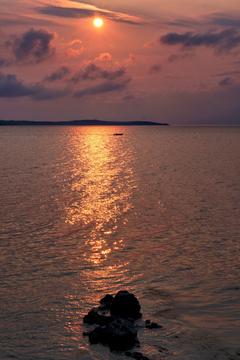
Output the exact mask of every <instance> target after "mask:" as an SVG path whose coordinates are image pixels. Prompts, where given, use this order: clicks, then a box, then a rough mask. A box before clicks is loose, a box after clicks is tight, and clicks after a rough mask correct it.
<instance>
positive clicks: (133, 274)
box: [0, 126, 240, 360]
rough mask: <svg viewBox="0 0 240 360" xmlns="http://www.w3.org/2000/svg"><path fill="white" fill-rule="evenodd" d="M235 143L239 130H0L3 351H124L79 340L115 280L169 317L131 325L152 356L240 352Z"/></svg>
mask: <svg viewBox="0 0 240 360" xmlns="http://www.w3.org/2000/svg"><path fill="white" fill-rule="evenodd" d="M116 132H123V133H124V135H123V136H113V134H114V133H116ZM239 144H240V127H161V126H159V127H154V126H152V127H151V126H146V127H141V126H138V127H64V126H63V127H50V126H48V127H38V126H34V127H31V126H30V127H23V126H22V127H1V128H0V158H1V165H0V176H1V180H0V186H1V207H0V231H1V233H0V237H1V241H0V246H1V248H0V264H1V266H0V359H1V360H2V359H4V360H5V359H9V358H15V359H24V360H46V359H48V360H51V359H52V360H60V359H63V360H65V359H68V360H69V359H81V358H82V359H84V356H85V358H86V355H89V356H91V357H92V358H93V359H99V360H107V359H113V360H114V359H127V357H125V355H124V354H121V353H112V352H110V351H109V349H108V348H107V347H103V346H102V345H91V346H90V345H89V343H88V339H87V338H85V337H83V336H82V333H83V331H86V330H88V328H87V327H86V326H85V325H83V322H82V317H83V316H84V315H85V314H86V313H87V312H88V311H89V310H90V309H91V308H92V307H93V306H98V301H99V300H100V299H101V298H102V297H103V296H104V295H105V294H106V293H110V294H116V292H117V291H119V290H122V289H126V290H129V291H130V292H133V293H134V294H135V295H136V296H137V297H138V299H139V301H140V304H141V307H142V309H141V311H142V313H143V319H141V320H139V321H138V323H139V326H142V325H143V322H144V321H145V320H146V319H152V320H154V321H156V322H158V323H159V324H162V325H163V329H156V330H149V329H145V328H144V327H140V329H139V332H138V337H139V340H140V344H141V347H140V348H138V349H136V351H140V352H142V354H144V355H145V356H148V357H149V359H151V360H157V359H169V360H171V359H173V360H174V359H178V360H179V359H187V360H192V359H202V360H208V359H217V360H224V359H232V360H234V359H240V252H239V250H240V239H239V234H240V161H239V159H240V145H239ZM128 359H129V358H128Z"/></svg>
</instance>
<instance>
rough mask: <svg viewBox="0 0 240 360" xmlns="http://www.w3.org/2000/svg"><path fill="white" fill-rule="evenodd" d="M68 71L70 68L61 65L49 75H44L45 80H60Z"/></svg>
mask: <svg viewBox="0 0 240 360" xmlns="http://www.w3.org/2000/svg"><path fill="white" fill-rule="evenodd" d="M69 73H70V68H69V67H67V66H65V65H63V66H60V68H58V69H57V70H56V71H54V72H53V73H52V74H51V75H50V76H46V77H45V81H49V82H54V81H57V80H62V79H63V78H64V77H65V76H66V75H68V74H69Z"/></svg>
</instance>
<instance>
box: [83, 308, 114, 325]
mask: <svg viewBox="0 0 240 360" xmlns="http://www.w3.org/2000/svg"><path fill="white" fill-rule="evenodd" d="M113 320H114V318H113V317H112V316H105V315H100V314H98V311H97V309H92V310H91V311H89V313H88V314H87V315H85V316H84V318H83V322H84V323H86V324H89V325H93V324H97V325H101V326H104V325H108V324H110V323H111V322H112V321H113Z"/></svg>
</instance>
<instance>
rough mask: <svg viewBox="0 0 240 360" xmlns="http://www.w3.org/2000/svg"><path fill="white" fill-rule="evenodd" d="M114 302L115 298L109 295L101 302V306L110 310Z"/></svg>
mask: <svg viewBox="0 0 240 360" xmlns="http://www.w3.org/2000/svg"><path fill="white" fill-rule="evenodd" d="M112 302H113V296H112V295H109V294H107V295H105V296H104V298H102V299H101V300H100V304H101V305H102V306H105V307H107V308H108V309H110V306H111V305H112Z"/></svg>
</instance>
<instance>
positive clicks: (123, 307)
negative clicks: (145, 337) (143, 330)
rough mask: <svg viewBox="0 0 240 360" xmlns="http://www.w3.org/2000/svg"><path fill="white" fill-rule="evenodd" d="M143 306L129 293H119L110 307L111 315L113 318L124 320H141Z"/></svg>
mask: <svg viewBox="0 0 240 360" xmlns="http://www.w3.org/2000/svg"><path fill="white" fill-rule="evenodd" d="M140 309H141V306H140V304H139V302H138V300H137V298H136V297H135V296H134V295H133V294H130V293H129V292H128V291H126V290H124V291H119V292H118V293H117V295H116V296H115V297H114V299H113V301H112V305H111V306H110V314H111V315H113V316H120V317H122V318H133V319H135V320H136V319H139V318H140V317H141V316H142V314H141V313H140Z"/></svg>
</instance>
